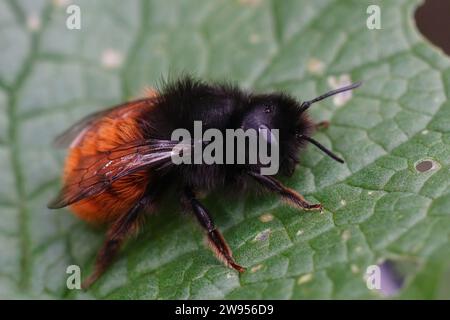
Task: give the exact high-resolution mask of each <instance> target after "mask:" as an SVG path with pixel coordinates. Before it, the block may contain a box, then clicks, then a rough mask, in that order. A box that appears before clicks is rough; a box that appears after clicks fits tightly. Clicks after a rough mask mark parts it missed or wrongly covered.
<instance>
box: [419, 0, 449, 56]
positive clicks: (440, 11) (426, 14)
mask: <svg viewBox="0 0 450 320" xmlns="http://www.w3.org/2000/svg"><path fill="white" fill-rule="evenodd" d="M449 12H450V1H442V0H426V1H425V2H424V4H423V5H421V6H420V7H419V8H417V10H416V13H415V19H416V24H417V27H418V28H419V31H420V32H421V33H422V34H423V35H424V36H425V38H427V39H428V40H430V42H431V43H433V44H434V45H435V46H438V47H439V48H441V49H442V50H443V51H444V52H445V53H447V54H448V55H450V37H449V32H448V31H449V30H450V19H449Z"/></svg>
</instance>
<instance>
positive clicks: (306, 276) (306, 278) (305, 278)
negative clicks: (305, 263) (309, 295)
mask: <svg viewBox="0 0 450 320" xmlns="http://www.w3.org/2000/svg"><path fill="white" fill-rule="evenodd" d="M312 278H313V275H312V274H311V273H307V274H304V275H302V276H301V277H300V278H298V280H297V284H298V285H302V284H304V283H307V282H310V281H311V280H312Z"/></svg>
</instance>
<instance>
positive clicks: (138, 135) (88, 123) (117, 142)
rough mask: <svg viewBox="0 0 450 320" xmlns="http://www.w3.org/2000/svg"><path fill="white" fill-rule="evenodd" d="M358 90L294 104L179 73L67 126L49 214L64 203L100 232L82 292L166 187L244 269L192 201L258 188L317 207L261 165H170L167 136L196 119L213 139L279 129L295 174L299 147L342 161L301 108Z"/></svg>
mask: <svg viewBox="0 0 450 320" xmlns="http://www.w3.org/2000/svg"><path fill="white" fill-rule="evenodd" d="M360 84H361V83H354V84H351V85H348V86H345V87H342V88H339V89H336V90H333V91H329V92H327V93H325V94H323V95H321V96H319V97H316V98H314V99H312V100H309V101H304V102H302V103H300V102H298V101H297V100H296V99H294V98H293V97H291V96H289V95H287V94H285V93H269V94H258V93H253V92H249V91H245V90H242V89H240V88H238V87H237V86H234V85H231V84H228V83H209V82H204V81H201V80H198V79H195V78H193V77H191V76H184V77H181V78H179V79H178V80H176V81H172V82H168V83H165V84H164V85H163V86H162V88H161V89H160V90H153V91H151V92H150V93H149V94H147V95H146V96H145V97H144V98H141V99H138V100H134V101H130V102H126V103H123V104H120V105H118V106H115V107H112V108H110V109H107V110H105V111H100V112H97V113H94V114H92V115H90V116H88V117H86V118H84V119H83V120H81V121H79V122H78V123H76V124H75V125H73V126H72V127H70V128H69V129H68V130H67V131H65V132H64V133H63V134H61V135H60V136H58V137H57V138H56V144H57V145H59V146H66V147H67V146H68V148H69V150H68V155H67V158H66V161H65V165H64V173H63V187H62V189H61V190H60V192H59V194H58V195H57V196H56V198H55V199H54V200H53V201H51V202H50V203H49V204H48V207H49V208H51V209H58V208H63V207H66V206H70V209H71V210H72V211H73V212H74V213H75V215H77V216H78V217H79V218H80V219H82V220H85V221H87V222H90V223H94V224H106V225H107V226H108V229H107V232H106V237H105V240H104V243H103V245H102V247H101V248H100V250H99V251H98V253H97V257H96V261H95V266H94V270H93V272H92V274H91V275H90V276H89V277H87V279H86V280H85V281H84V282H83V287H84V288H88V287H89V286H90V285H91V284H92V283H94V282H95V281H96V280H97V279H98V278H99V277H100V276H101V275H102V274H103V273H104V272H105V271H106V270H107V268H108V267H109V266H110V265H111V263H112V262H113V261H114V258H115V257H116V256H117V254H118V252H119V250H120V248H121V246H122V245H123V243H124V241H125V240H127V239H128V238H129V237H130V236H132V235H134V234H136V233H137V232H138V230H139V226H140V225H141V223H142V222H143V220H144V219H145V216H147V215H148V214H151V213H152V212H155V211H156V210H157V209H158V206H159V205H160V203H161V199H162V198H163V196H164V195H165V194H167V193H168V190H169V189H172V190H174V192H172V193H173V194H174V195H173V196H174V197H176V198H177V201H179V203H180V205H181V207H182V209H183V210H185V211H188V212H191V213H193V215H194V216H195V217H196V218H197V220H198V222H199V223H200V225H201V227H202V228H203V229H204V230H205V233H206V236H207V240H208V243H209V245H210V247H211V248H212V249H213V251H214V253H215V255H216V256H217V258H218V259H219V260H221V261H222V262H224V263H225V264H226V265H227V266H229V267H231V268H233V269H235V270H237V271H239V272H243V271H245V268H244V267H242V266H241V265H239V264H238V263H237V262H236V261H235V260H234V258H233V254H232V251H231V248H230V247H229V245H228V244H227V242H226V240H225V239H224V237H223V236H222V234H221V233H220V231H219V230H218V229H217V228H216V226H215V224H214V222H213V219H212V217H211V214H210V213H209V211H208V209H207V208H206V207H205V206H204V205H203V204H202V203H201V201H200V200H199V196H198V195H199V194H207V193H211V192H214V191H216V192H218V191H219V190H224V191H230V194H231V195H232V194H234V193H236V192H238V193H244V192H247V191H259V190H265V191H267V192H272V193H275V194H277V195H279V196H280V197H281V198H282V199H283V200H285V201H286V202H287V203H288V204H290V205H292V206H295V207H297V208H300V209H303V210H322V205H321V204H319V203H316V204H312V203H309V202H307V201H306V200H305V198H304V197H303V196H302V195H301V194H299V193H298V192H296V191H295V190H293V189H290V188H288V187H286V186H284V185H283V184H282V183H281V182H279V181H278V180H277V178H276V175H263V174H261V173H260V171H259V169H260V167H261V166H263V165H262V164H260V163H257V164H247V163H244V164H242V163H241V164H218V163H214V164H205V163H201V164H180V165H176V164H174V163H173V161H172V155H173V150H174V147H175V146H176V145H177V144H178V143H179V141H177V140H172V139H171V137H172V132H173V131H174V130H176V129H178V128H183V129H186V130H188V131H189V132H192V131H193V123H194V122H195V121H201V122H202V124H203V129H204V130H207V129H210V128H214V129H217V130H219V131H220V132H225V131H226V130H227V129H237V128H241V129H252V128H253V129H256V130H257V129H258V128H261V126H262V127H264V128H268V129H269V130H273V129H278V131H279V137H278V141H277V142H276V143H277V144H278V147H279V166H280V169H281V170H280V172H279V173H277V175H280V176H281V175H284V176H291V175H292V174H293V173H294V171H295V167H296V165H297V164H298V162H299V158H298V157H299V153H300V150H302V149H303V148H304V147H305V146H306V144H307V143H311V144H313V145H315V146H316V147H318V148H319V149H320V150H322V151H323V152H324V153H325V154H326V155H328V156H330V157H331V158H333V159H334V160H336V161H338V162H340V163H343V162H344V161H343V160H342V159H341V158H339V157H338V156H337V155H335V154H334V153H333V152H331V151H330V150H328V149H327V148H326V147H325V146H323V145H322V144H320V143H319V142H318V141H316V140H315V139H313V138H312V137H311V134H312V133H313V131H314V130H315V129H316V128H318V127H326V126H328V122H321V123H317V124H315V123H313V121H312V120H311V119H310V117H309V116H308V112H307V111H308V108H309V107H310V106H311V105H312V104H314V103H316V102H318V101H321V100H323V99H325V98H327V97H330V96H333V95H335V94H338V93H341V92H344V91H348V90H352V89H354V88H356V87H358V86H359V85H360ZM268 143H272V141H270V140H268ZM223 151H224V152H225V153H226V152H227V150H226V149H224V150H223ZM244 151H245V150H244ZM238 152H239V150H238ZM233 192H234V193H233Z"/></svg>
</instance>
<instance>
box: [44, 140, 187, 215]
mask: <svg viewBox="0 0 450 320" xmlns="http://www.w3.org/2000/svg"><path fill="white" fill-rule="evenodd" d="M177 144H178V142H177V141H170V140H158V139H149V140H140V141H136V142H133V143H130V144H127V145H124V146H120V147H117V148H115V149H112V150H110V151H108V152H103V153H100V154H97V155H93V156H88V157H85V158H83V162H82V163H81V164H80V165H79V166H78V168H77V169H76V170H75V172H72V173H71V175H70V176H69V177H68V179H67V181H66V183H65V185H64V186H63V188H62V189H61V191H60V192H59V194H58V196H57V197H56V198H55V199H54V200H53V201H52V202H50V203H49V204H48V207H49V208H51V209H56V208H62V207H65V206H68V205H70V204H73V203H75V202H78V201H80V200H82V199H85V198H89V197H92V196H94V195H97V194H100V193H102V192H103V191H105V190H106V189H107V188H108V187H109V186H111V184H112V183H113V182H114V181H116V180H118V179H120V178H122V177H124V176H127V175H129V174H132V173H134V172H137V171H140V170H143V169H148V168H154V169H155V170H158V169H159V168H162V167H164V168H167V167H168V166H171V165H173V163H172V160H171V156H172V152H173V149H174V147H175V146H177Z"/></svg>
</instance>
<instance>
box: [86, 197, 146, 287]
mask: <svg viewBox="0 0 450 320" xmlns="http://www.w3.org/2000/svg"><path fill="white" fill-rule="evenodd" d="M148 204H149V200H148V198H147V197H144V198H142V199H141V200H139V201H138V202H136V204H135V205H134V206H133V207H132V208H131V209H130V210H129V211H128V212H127V213H126V214H124V215H123V216H121V217H120V218H119V219H118V220H117V221H116V222H114V223H113V224H112V225H111V227H110V228H109V229H108V232H107V234H106V239H105V242H104V243H103V246H102V247H101V248H100V250H99V252H98V253H97V258H96V261H95V267H94V272H93V273H92V274H91V275H90V276H89V277H88V278H87V279H86V280H84V281H83V284H82V288H83V289H87V288H89V287H90V286H91V285H92V284H93V283H94V282H95V281H96V280H97V279H98V278H99V277H100V276H101V275H102V274H103V273H104V272H105V271H106V269H107V268H108V267H109V266H110V265H111V263H112V262H113V261H114V258H115V257H116V255H117V253H118V252H119V250H120V248H121V246H122V244H123V243H124V241H125V240H126V239H127V238H129V237H130V236H131V235H133V234H135V233H136V232H137V230H138V227H139V222H140V218H141V217H142V214H141V213H142V209H144V208H145V207H146V206H147V205H148Z"/></svg>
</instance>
